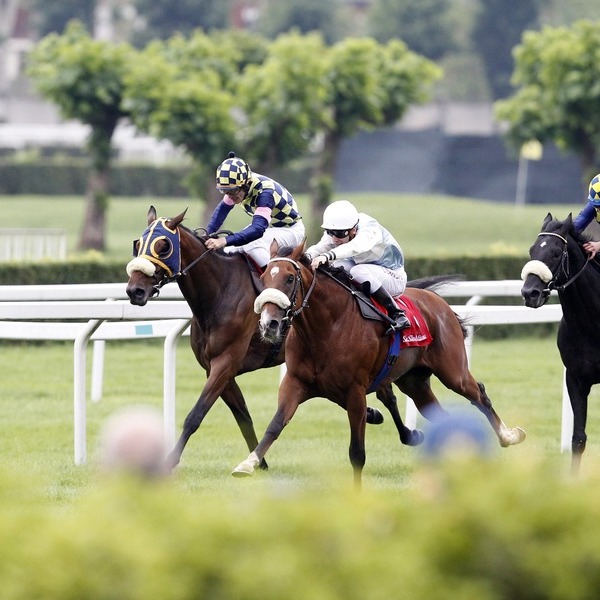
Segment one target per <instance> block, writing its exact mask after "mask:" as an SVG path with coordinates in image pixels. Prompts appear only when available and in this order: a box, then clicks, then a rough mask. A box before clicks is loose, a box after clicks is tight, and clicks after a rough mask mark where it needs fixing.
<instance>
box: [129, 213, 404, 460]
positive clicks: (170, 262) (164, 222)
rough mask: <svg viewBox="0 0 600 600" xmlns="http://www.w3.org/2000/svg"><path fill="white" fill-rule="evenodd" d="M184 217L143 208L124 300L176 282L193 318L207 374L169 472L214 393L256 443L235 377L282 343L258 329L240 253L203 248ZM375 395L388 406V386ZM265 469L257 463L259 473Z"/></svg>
mask: <svg viewBox="0 0 600 600" xmlns="http://www.w3.org/2000/svg"><path fill="white" fill-rule="evenodd" d="M184 216H185V211H184V212H183V213H181V214H180V215H178V216H176V217H173V218H169V219H166V218H160V219H159V218H157V215H156V210H155V208H154V207H153V206H151V207H150V210H149V211H148V227H147V229H146V230H145V231H144V233H143V234H142V237H141V239H140V240H137V241H136V247H135V254H136V256H135V258H134V259H133V260H131V261H130V263H129V264H128V265H127V273H128V275H129V282H128V284H127V295H128V296H129V299H130V301H131V303H132V304H136V305H139V306H144V305H145V304H146V303H147V302H148V300H149V299H150V298H151V297H152V296H156V295H157V294H158V293H159V291H160V288H161V287H162V286H163V285H165V284H167V283H169V282H171V281H177V284H178V285H179V287H180V289H181V292H182V294H183V296H184V298H185V299H186V301H187V303H188V304H189V305H190V308H191V310H192V314H193V318H192V324H191V335H190V344H191V347H192V350H193V352H194V355H195V356H196V359H197V360H198V362H199V363H200V365H201V366H202V367H203V368H204V369H205V371H206V374H207V380H206V384H205V385H204V389H203V390H202V393H201V394H200V397H199V398H198V400H197V402H196V404H195V405H194V407H193V408H192V410H191V411H190V412H189V414H188V415H187V417H186V419H185V421H184V424H183V431H182V433H181V436H180V437H179V440H178V441H177V444H176V446H175V448H174V450H173V451H172V452H171V454H170V455H169V457H168V459H167V463H168V465H167V466H168V467H169V468H173V467H175V466H176V465H177V464H178V463H179V461H180V458H181V454H182V453H183V450H184V448H185V446H186V444H187V442H188V440H189V438H190V436H191V435H192V434H193V433H194V432H195V431H196V430H197V429H198V428H199V427H200V424H201V423H202V421H203V419H204V417H205V416H206V414H207V413H208V411H209V410H210V408H211V407H212V406H213V404H214V403H215V401H216V400H217V398H218V397H219V396H221V398H222V399H223V400H224V402H225V404H227V406H228V407H229V409H230V410H231V412H232V413H233V416H234V418H235V420H236V422H237V424H238V426H239V428H240V430H241V432H242V435H243V436H244V440H245V441H246V444H247V446H248V449H249V450H252V449H254V448H255V447H256V445H257V444H258V439H257V437H256V432H255V430H254V425H253V423H252V418H251V416H250V412H249V411H248V407H247V405H246V401H245V399H244V396H243V394H242V391H241V390H240V388H239V386H238V384H237V383H236V380H235V378H236V376H237V375H240V374H242V373H248V372H250V371H255V370H256V369H262V368H265V367H271V366H274V365H279V364H281V363H282V362H283V358H284V348H283V344H280V345H276V346H273V344H271V343H268V342H266V341H264V340H263V339H262V338H261V335H260V333H259V331H258V319H257V317H256V314H255V313H254V310H253V307H254V301H255V299H256V296H257V295H258V290H257V287H256V286H255V283H254V282H253V278H252V276H251V273H250V267H249V265H248V263H247V261H246V258H245V257H244V255H242V254H239V253H237V254H229V255H228V254H225V253H223V252H211V251H209V250H207V248H206V246H205V245H204V241H203V238H202V237H199V236H198V235H196V233H195V232H193V231H192V230H190V229H188V228H187V227H185V226H184V225H182V221H183V218H184ZM204 239H206V238H204ZM377 395H378V397H380V399H382V401H383V402H384V404H386V406H387V405H388V404H389V403H391V402H395V398H394V396H393V394H392V391H391V388H390V387H389V386H387V388H385V389H381V390H378V393H377ZM382 420H383V417H382V416H381V413H380V412H379V411H377V410H376V409H369V422H374V423H379V422H381V421H382ZM266 466H267V465H266V462H265V461H264V460H262V461H260V467H261V468H266Z"/></svg>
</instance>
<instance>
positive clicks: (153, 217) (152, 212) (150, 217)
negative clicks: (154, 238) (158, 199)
mask: <svg viewBox="0 0 600 600" xmlns="http://www.w3.org/2000/svg"><path fill="white" fill-rule="evenodd" d="M154 221H156V209H155V208H154V206H152V205H150V208H149V209H148V225H150V223H154Z"/></svg>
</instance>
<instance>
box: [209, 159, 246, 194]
mask: <svg viewBox="0 0 600 600" xmlns="http://www.w3.org/2000/svg"><path fill="white" fill-rule="evenodd" d="M251 176H252V171H251V170H250V167H249V166H248V163H247V162H246V161H245V160H243V159H241V158H238V157H236V155H235V152H230V153H229V154H228V158H226V159H225V160H224V161H223V162H222V163H221V164H220V165H219V168H218V169H217V189H218V190H233V189H235V188H239V187H242V186H243V185H244V184H245V183H246V182H247V181H248V179H250V177H251Z"/></svg>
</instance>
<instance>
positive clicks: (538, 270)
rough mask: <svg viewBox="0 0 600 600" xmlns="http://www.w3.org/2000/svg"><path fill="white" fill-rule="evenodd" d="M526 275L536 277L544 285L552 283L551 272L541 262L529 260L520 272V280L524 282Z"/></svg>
mask: <svg viewBox="0 0 600 600" xmlns="http://www.w3.org/2000/svg"><path fill="white" fill-rule="evenodd" d="M528 275H537V276H538V277H539V278H540V279H541V280H542V281H543V282H544V283H548V282H549V281H552V271H550V269H549V268H548V266H547V265H546V264H544V263H543V262H542V261H541V260H530V261H529V262H528V263H526V264H525V266H524V267H523V269H522V270H521V279H522V280H523V281H525V279H527V276H528Z"/></svg>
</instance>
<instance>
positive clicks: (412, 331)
mask: <svg viewBox="0 0 600 600" xmlns="http://www.w3.org/2000/svg"><path fill="white" fill-rule="evenodd" d="M353 295H354V296H355V298H356V302H357V303H358V307H359V309H360V312H361V314H362V316H363V317H364V318H365V319H371V320H374V321H381V313H383V314H387V311H386V310H385V308H383V306H381V304H379V303H378V302H377V301H376V300H374V299H373V298H369V297H368V296H367V295H366V294H365V293H364V292H362V291H360V290H356V291H354V292H353ZM394 300H395V301H396V304H397V305H398V308H401V309H402V310H403V311H404V312H405V314H406V316H407V317H408V320H409V321H410V327H407V328H406V329H404V330H403V331H402V341H401V342H402V344H401V345H402V347H403V348H406V347H408V346H429V344H431V342H432V341H433V337H432V336H431V332H430V331H429V327H428V326H427V322H426V321H425V318H424V317H423V315H422V314H421V311H420V310H419V309H418V308H417V307H416V305H415V304H414V302H413V301H412V300H411V299H410V298H409V297H408V296H406V295H405V294H403V295H402V296H397V297H395V298H394Z"/></svg>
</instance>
